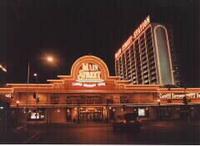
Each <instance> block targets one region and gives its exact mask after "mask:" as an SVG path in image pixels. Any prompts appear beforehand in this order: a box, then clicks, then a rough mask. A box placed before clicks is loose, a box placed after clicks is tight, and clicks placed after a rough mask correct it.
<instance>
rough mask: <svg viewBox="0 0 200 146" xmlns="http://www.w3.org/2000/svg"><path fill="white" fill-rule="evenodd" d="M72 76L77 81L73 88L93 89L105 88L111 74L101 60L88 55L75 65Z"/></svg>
mask: <svg viewBox="0 0 200 146" xmlns="http://www.w3.org/2000/svg"><path fill="white" fill-rule="evenodd" d="M72 74H73V77H74V79H75V82H73V83H72V86H82V87H88V88H92V87H98V86H105V85H106V84H105V78H106V77H107V76H108V74H109V73H108V69H107V66H106V65H105V63H103V62H102V60H101V59H100V58H97V57H95V56H89V55H88V56H84V57H82V58H80V59H78V60H77V61H76V62H75V63H74V65H73V67H72Z"/></svg>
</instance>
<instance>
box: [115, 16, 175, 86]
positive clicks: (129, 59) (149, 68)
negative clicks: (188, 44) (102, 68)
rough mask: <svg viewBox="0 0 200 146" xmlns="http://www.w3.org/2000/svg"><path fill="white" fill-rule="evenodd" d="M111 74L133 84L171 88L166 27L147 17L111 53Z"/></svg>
mask: <svg viewBox="0 0 200 146" xmlns="http://www.w3.org/2000/svg"><path fill="white" fill-rule="evenodd" d="M115 73H116V75H118V76H121V78H122V79H125V80H129V81H130V82H132V83H133V84H161V85H174V84H175V81H174V75H173V67H172V60H171V49H170V44H169V38H168V32H167V29H166V27H165V26H163V25H160V24H157V23H152V22H151V21H150V17H149V16H148V17H147V18H146V19H145V20H144V21H143V22H142V23H141V24H140V25H139V27H138V28H137V29H136V30H135V31H134V32H133V34H132V35H131V36H130V37H129V38H128V40H127V41H126V42H125V43H124V44H123V45H122V47H121V48H120V49H119V50H118V51H117V52H116V53H115Z"/></svg>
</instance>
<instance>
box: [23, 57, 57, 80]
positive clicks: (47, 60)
mask: <svg viewBox="0 0 200 146" xmlns="http://www.w3.org/2000/svg"><path fill="white" fill-rule="evenodd" d="M44 60H45V61H46V62H48V63H51V64H53V63H54V62H55V58H54V57H53V56H51V55H48V56H46V57H45V58H44ZM33 76H34V77H35V78H37V76H38V75H37V73H34V74H33ZM29 83H30V62H28V66H27V84H29Z"/></svg>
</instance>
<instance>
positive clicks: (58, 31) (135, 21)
mask: <svg viewBox="0 0 200 146" xmlns="http://www.w3.org/2000/svg"><path fill="white" fill-rule="evenodd" d="M198 9H199V2H198V1H195V0H149V1H147V0H80V1H77V0H0V20H1V21H0V22H1V23H0V50H1V52H0V63H3V64H4V65H6V66H7V69H8V73H7V74H6V81H7V82H25V81H26V75H27V62H28V61H29V62H30V66H31V73H34V72H37V73H38V74H39V76H38V77H39V78H38V79H39V81H40V82H45V81H46V79H49V78H56V75H57V74H69V73H70V69H71V66H72V64H73V62H74V61H75V60H76V59H77V58H78V57H80V56H82V55H86V54H92V55H96V56H99V57H101V58H102V59H103V60H104V61H105V62H106V64H107V65H108V67H109V69H110V72H111V74H112V75H113V74H114V53H115V52H116V51H117V50H118V48H120V46H121V45H122V43H123V42H124V41H125V40H126V39H127V38H128V36H129V35H130V34H131V33H132V32H133V30H134V29H136V28H137V26H138V25H139V24H140V23H141V22H142V21H143V19H144V18H145V17H146V16H147V15H148V14H150V16H151V17H152V19H153V21H154V22H158V23H161V24H164V25H166V26H169V27H170V31H172V32H173V36H174V45H175V46H174V49H175V52H176V53H177V54H178V55H177V60H178V63H179V65H180V71H181V76H182V79H183V80H184V82H185V84H186V85H187V86H199V85H200V84H199V82H200V81H199V80H200V78H199V74H200V72H199V69H200V68H199V66H200V65H199V64H200V63H199V49H200V43H199V42H200V40H199V38H200V37H199V36H200V35H199V24H200V23H199V20H200V19H199V12H200V11H199V10H198ZM44 53H53V54H56V56H57V57H58V58H59V60H60V61H59V62H58V65H57V66H56V67H55V66H54V67H52V66H49V65H47V64H44V63H42V60H41V59H40V58H41V57H42V56H43V55H44ZM31 78H32V80H33V77H31Z"/></svg>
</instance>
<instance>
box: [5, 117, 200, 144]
mask: <svg viewBox="0 0 200 146" xmlns="http://www.w3.org/2000/svg"><path fill="white" fill-rule="evenodd" d="M28 133H29V136H28V135H26V136H25V137H24V139H23V138H22V137H21V139H20V140H19V138H18V140H16V139H15V140H14V139H13V138H12V139H10V140H9V141H7V142H3V143H32V144H35V143H37V144H51V143H54V144H55V143H58V144H200V138H199V137H200V124H199V122H197V121H196V122H182V121H156V122H145V123H144V125H143V127H142V129H141V131H140V132H139V133H136V132H125V131H124V132H119V131H117V132H114V131H113V129H112V125H111V124H106V123H81V124H72V123H71V124H48V125H47V124H46V125H39V124H38V125H29V127H28ZM13 140H14V141H13Z"/></svg>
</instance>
